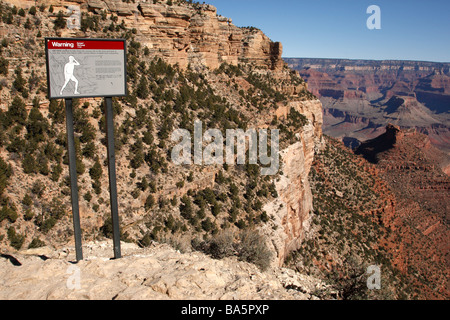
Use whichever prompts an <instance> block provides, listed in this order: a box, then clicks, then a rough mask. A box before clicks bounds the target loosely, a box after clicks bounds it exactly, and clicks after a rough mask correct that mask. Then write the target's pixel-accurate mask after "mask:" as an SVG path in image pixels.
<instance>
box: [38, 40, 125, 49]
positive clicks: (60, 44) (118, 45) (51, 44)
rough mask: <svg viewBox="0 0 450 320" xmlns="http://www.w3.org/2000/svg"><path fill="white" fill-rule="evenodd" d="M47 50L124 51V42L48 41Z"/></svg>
mask: <svg viewBox="0 0 450 320" xmlns="http://www.w3.org/2000/svg"><path fill="white" fill-rule="evenodd" d="M47 48H48V49H51V50H54V49H62V50H67V49H70V50H71V49H75V50H124V49H125V48H124V42H123V41H114V40H105V41H98V40H48V41H47Z"/></svg>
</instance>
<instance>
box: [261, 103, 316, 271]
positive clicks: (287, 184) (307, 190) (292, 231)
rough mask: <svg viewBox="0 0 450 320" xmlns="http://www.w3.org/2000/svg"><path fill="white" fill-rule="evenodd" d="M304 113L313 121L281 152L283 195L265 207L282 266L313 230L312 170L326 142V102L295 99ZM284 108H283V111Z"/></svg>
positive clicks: (268, 232) (277, 183)
mask: <svg viewBox="0 0 450 320" xmlns="http://www.w3.org/2000/svg"><path fill="white" fill-rule="evenodd" d="M288 107H289V110H290V107H293V108H294V109H295V110H297V111H298V112H300V113H302V114H304V115H305V116H306V117H307V118H308V120H309V123H308V124H307V125H306V126H304V127H303V130H302V131H301V132H300V133H298V134H297V139H298V141H297V142H296V143H294V144H292V145H290V146H288V147H287V148H286V149H284V150H282V151H281V155H280V157H281V163H282V167H281V169H280V170H281V171H282V175H281V176H280V177H279V179H277V180H276V181H275V186H276V189H277V192H278V195H279V197H278V198H277V199H275V200H274V201H272V202H270V203H268V204H267V205H266V206H265V207H264V210H265V211H266V212H267V213H268V214H269V216H270V215H273V216H274V221H275V223H276V225H277V226H278V228H276V229H275V230H274V229H273V228H265V230H264V232H265V234H266V235H268V238H269V239H270V240H271V243H270V246H271V247H272V249H273V250H274V251H275V252H276V258H275V259H274V261H273V264H275V265H279V266H281V265H282V264H283V262H284V259H285V258H286V256H287V255H288V254H289V252H291V251H292V250H296V249H298V248H299V246H300V244H301V241H302V240H303V238H304V235H305V232H307V231H308V229H309V218H310V212H311V211H312V210H313V206H312V193H311V187H310V184H309V180H308V176H309V171H310V169H311V166H312V162H313V160H314V153H315V150H317V148H320V147H321V143H322V131H321V123H322V104H321V103H320V101H318V100H315V101H302V102H300V101H297V102H295V101H293V102H291V104H290V105H289V106H288ZM279 111H280V110H279Z"/></svg>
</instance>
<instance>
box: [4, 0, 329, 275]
mask: <svg viewBox="0 0 450 320" xmlns="http://www.w3.org/2000/svg"><path fill="white" fill-rule="evenodd" d="M113 2H114V1H113ZM105 3H110V2H105ZM21 4H22V5H23V7H19V6H15V5H10V4H8V3H5V2H2V3H1V6H0V8H1V12H0V13H1V14H0V15H1V17H2V24H1V26H0V27H1V28H0V29H1V31H2V34H3V35H4V40H3V42H2V47H1V61H2V72H1V76H2V79H1V83H2V87H1V88H2V90H1V91H0V97H1V98H0V99H1V100H0V101H1V112H0V120H1V121H0V122H1V131H0V132H1V140H0V141H1V144H0V147H1V149H0V150H1V151H0V160H1V162H0V165H1V170H2V181H1V183H2V188H1V192H2V194H1V201H2V202H1V208H2V209H1V226H2V227H1V231H0V237H1V238H0V241H1V242H0V244H1V247H2V248H7V249H8V250H12V249H16V250H20V249H24V248H33V247H40V246H43V245H53V246H61V245H65V244H67V243H70V242H71V241H72V238H73V234H72V223H71V213H70V208H71V207H70V189H69V179H68V169H67V167H68V166H67V165H68V159H67V151H66V136H65V114H64V105H63V101H59V100H52V101H48V100H47V98H46V93H47V89H46V75H45V55H44V38H43V37H51V36H72V37H73V36H78V37H79V36H89V37H105V38H124V39H126V40H127V50H128V61H127V71H128V89H129V92H130V94H129V96H128V97H126V98H121V99H116V98H114V101H113V107H114V112H115V129H116V132H115V140H116V152H117V156H116V165H117V176H118V190H119V206H120V219H121V223H120V224H121V232H122V237H121V238H122V240H124V241H130V242H135V243H137V244H139V245H141V246H144V247H145V246H147V245H149V244H150V242H151V240H158V241H166V242H170V243H172V244H173V245H175V246H178V247H189V248H190V247H191V242H192V245H193V246H194V247H195V248H197V249H199V250H206V251H208V252H209V250H210V249H209V248H210V241H211V237H215V236H218V235H220V234H221V233H222V232H225V231H229V234H234V235H235V236H234V237H233V238H232V239H231V241H232V242H233V243H235V245H236V246H239V243H241V241H242V240H241V239H242V238H243V237H244V232H249V230H250V232H251V233H253V234H254V237H256V239H259V241H258V242H257V244H258V245H260V246H261V248H262V249H263V250H262V251H261V256H260V257H255V255H243V256H241V259H243V260H247V261H252V262H257V261H255V260H258V261H259V265H260V267H261V268H266V267H267V266H268V265H269V264H271V263H275V264H278V263H279V262H278V261H282V259H283V257H284V255H285V254H286V252H287V251H288V250H289V249H286V248H287V246H288V245H291V244H292V243H296V242H299V241H301V235H302V234H303V230H302V229H301V227H302V226H301V225H299V226H297V227H296V229H295V230H293V232H292V233H290V232H285V231H284V230H283V225H282V223H283V219H280V220H277V219H275V217H274V216H273V215H272V214H271V213H270V212H266V211H265V210H264V209H263V207H264V205H265V204H267V203H269V202H271V201H274V199H277V198H278V197H283V200H282V201H285V200H284V198H286V196H285V195H284V194H283V193H284V192H288V191H289V195H288V196H289V197H288V198H289V201H294V202H297V201H300V200H301V201H303V202H304V203H305V204H306V205H305V207H304V208H303V207H300V208H297V207H292V206H288V205H286V206H285V208H287V210H286V211H281V213H278V214H281V218H283V215H290V214H295V215H296V216H298V215H300V216H303V218H304V219H306V218H307V214H308V213H309V210H308V209H307V205H308V203H309V201H310V199H309V198H306V199H303V198H302V197H303V194H304V193H305V190H306V192H307V191H308V189H307V188H308V187H309V186H303V185H302V184H299V181H298V180H297V177H298V175H299V173H300V174H302V175H305V176H307V174H308V173H309V161H310V160H308V161H307V162H303V161H304V159H305V158H307V159H309V158H311V159H312V157H311V156H310V155H313V153H314V148H315V147H316V145H317V143H319V142H320V138H321V128H320V126H321V106H320V103H319V102H318V101H314V100H311V98H312V96H311V95H310V94H309V92H307V91H306V86H305V84H304V81H303V80H302V79H301V78H300V77H299V76H298V74H297V73H296V72H293V71H291V70H289V69H288V68H287V67H286V65H285V64H284V63H282V61H281V60H280V61H279V60H278V58H279V56H281V46H276V45H275V44H274V43H272V42H271V41H270V40H269V39H268V38H267V37H266V36H264V34H263V33H262V32H261V31H259V30H257V29H251V30H250V29H245V28H244V29H241V28H237V27H234V26H233V25H231V24H230V23H229V22H227V23H226V27H227V28H228V29H227V30H228V32H230V33H231V34H234V35H235V36H236V34H240V36H241V39H240V40H239V41H237V40H235V41H234V42H235V45H236V46H238V47H246V48H248V47H250V48H251V52H247V51H242V52H241V53H240V54H238V55H236V56H235V59H234V58H233V60H230V59H229V58H230V55H229V54H227V53H226V52H225V53H224V52H222V51H221V49H220V48H215V49H214V50H218V51H217V52H216V53H217V57H218V59H219V60H218V61H219V62H220V64H219V65H216V66H215V67H214V64H213V63H212V62H211V60H210V59H206V60H205V59H196V58H199V55H201V54H204V55H206V56H207V54H206V53H204V52H203V51H201V52H197V53H196V54H193V53H192V52H187V53H186V54H187V57H188V62H189V63H188V64H184V65H183V64H181V63H180V64H178V63H174V62H175V60H176V56H173V55H170V57H169V56H167V55H168V54H169V53H170V52H172V51H170V50H169V49H164V50H163V49H162V48H160V50H155V48H156V47H157V46H158V45H159V44H161V43H160V42H159V40H158V39H156V38H155V37H152V38H151V39H155V43H150V42H149V41H150V40H149V38H148V37H147V36H148V35H147V34H146V33H145V32H144V31H145V30H147V29H146V28H144V27H145V26H147V28H148V27H149V26H153V27H154V28H157V29H158V28H160V29H161V30H160V31H159V32H160V35H161V37H163V36H167V34H165V33H164V32H165V31H167V28H166V27H164V26H167V23H168V21H169V25H170V26H172V27H174V28H181V27H182V26H180V25H177V21H178V22H179V21H180V19H181V20H182V21H184V20H183V19H184V18H183V15H182V16H181V17H180V16H179V15H176V14H174V13H173V12H172V11H173V10H175V11H177V12H181V11H183V12H185V14H186V15H189V17H190V20H189V21H190V24H188V25H185V26H184V27H183V28H184V29H183V30H185V32H186V34H185V35H184V36H180V39H181V38H182V39H184V40H183V41H189V42H190V43H191V45H194V44H198V41H200V40H199V38H198V36H199V35H201V34H205V35H206V34H209V33H212V34H216V33H217V32H219V31H218V30H216V29H215V28H214V25H216V24H221V23H222V22H223V21H222V20H221V18H220V17H218V16H217V15H216V14H215V8H214V7H211V6H208V5H199V4H190V3H184V2H179V3H176V4H175V3H174V4H172V5H168V4H164V3H156V4H154V5H149V6H146V7H145V8H146V9H145V10H144V11H142V10H141V11H139V10H138V9H139V8H141V9H142V6H144V5H143V4H137V3H136V4H123V5H124V6H134V7H132V8H135V9H136V10H138V11H137V12H138V15H139V17H138V21H137V22H136V21H134V20H133V19H131V18H130V17H129V15H127V14H124V13H123V12H122V11H120V10H119V11H117V10H116V9H114V10H113V9H108V8H107V7H105V8H104V9H102V10H100V9H99V8H96V7H95V5H93V4H92V1H87V2H85V3H83V4H82V20H81V29H80V30H69V29H67V28H66V27H65V19H66V18H67V17H66V16H65V15H64V13H65V12H66V11H65V10H66V6H67V5H68V4H70V3H67V4H66V3H64V4H60V3H56V2H55V3H54V4H53V5H50V3H47V2H46V3H45V4H42V5H38V6H37V7H34V1H23V2H21ZM49 5H50V6H49ZM139 6H140V7H139ZM130 8H131V7H130ZM135 9H133V10H135ZM139 12H140V13H139ZM150 12H153V13H154V14H158V15H161V17H160V18H161V19H163V20H164V19H168V20H167V21H166V20H164V21H165V22H164V21H156V22H155V21H153V20H152V19H151V17H149V14H150ZM171 19H172V20H171ZM199 20H201V21H202V23H205V24H212V25H213V26H211V28H209V29H208V28H206V27H205V28H204V29H195V28H194V26H195V25H196V23H197V24H198V23H200V22H199ZM155 23H156V26H155V25H154V24H155ZM172 24H173V25H172ZM193 28H194V29H195V30H196V31H195V32H194V31H193ZM142 30H144V31H142ZM158 30H159V29H158ZM221 30H222V32H223V31H224V29H223V27H221ZM193 34H196V35H197V36H196V37H194V36H193ZM170 38H171V39H172V41H175V40H176V39H174V37H173V36H171V37H170ZM271 47H277V48H278V49H277V50H269V51H266V48H271ZM171 50H174V51H175V52H177V49H176V48H172V49H171ZM211 50H213V49H211V48H210V50H207V51H208V52H211ZM206 56H205V57H206ZM195 57H196V58H195ZM226 57H228V58H226ZM174 59H175V60H174ZM180 59H181V58H180ZM180 61H181V60H180ZM227 61H230V63H227ZM169 62H171V63H169ZM74 117H75V121H74V122H75V123H74V126H75V133H76V137H75V144H76V149H77V172H78V184H79V190H80V211H81V212H80V213H81V227H82V229H83V239H84V241H88V240H94V239H99V238H103V237H109V236H110V235H111V219H110V218H109V208H108V206H109V193H108V188H107V175H106V172H107V168H106V162H105V155H106V148H105V145H104V144H105V132H104V130H105V121H104V115H103V106H102V100H101V99H76V100H74ZM195 120H200V121H201V122H202V124H203V130H206V129H215V128H217V129H220V130H221V131H223V132H224V135H225V130H226V129H233V128H236V129H238V128H239V129H243V130H246V129H248V128H255V129H258V128H269V129H270V128H277V129H279V130H280V132H281V136H280V148H281V149H284V148H287V147H288V146H290V145H292V144H294V143H296V142H298V140H299V139H301V140H303V144H306V146H307V147H306V148H304V147H303V144H299V145H298V146H299V147H300V148H301V149H300V152H296V154H295V155H294V157H293V158H292V157H291V158H290V159H291V160H292V159H293V160H295V161H294V164H295V167H298V168H299V169H301V171H297V170H295V172H294V173H293V174H292V176H289V174H290V173H289V172H288V171H287V172H283V163H282V164H281V168H280V171H279V173H278V175H276V176H261V175H260V168H259V166H256V165H249V164H248V161H247V164H246V165H230V166H229V165H227V164H224V165H223V166H222V165H220V166H218V165H215V166H200V165H183V166H178V165H175V164H174V163H173V162H172V160H171V151H172V148H173V146H174V145H175V142H174V141H172V140H171V135H172V132H173V131H174V130H175V129H177V128H182V129H187V130H189V131H190V132H192V131H193V128H194V121H195ZM296 150H298V148H297V149H296ZM247 160H248V157H247ZM280 175H283V176H284V178H285V179H287V181H289V182H288V186H290V189H289V190H286V191H283V190H281V189H279V188H278V189H277V186H276V185H275V182H276V179H278V177H279V176H280ZM294 178H295V179H294ZM291 190H293V192H292V191H291ZM291 208H295V209H291ZM291 212H293V213H291ZM264 226H266V227H264ZM260 229H265V230H266V231H265V232H264V233H265V234H266V235H268V234H271V236H272V237H273V239H275V238H276V237H279V238H282V239H283V241H284V242H277V243H276V244H272V242H273V239H267V238H263V235H262V234H261V235H259V233H260V232H259V231H258V230H260ZM267 230H273V232H272V233H270V232H268V231H267ZM275 230H278V231H276V232H275ZM274 232H275V233H276V234H275V235H273V233H274ZM180 235H183V236H187V237H183V239H187V240H184V241H183V243H180V241H179V240H177V239H180V238H181V237H180ZM258 237H259V238H258ZM266 243H267V246H266ZM237 252H239V250H238V251H237ZM257 263H258V262H257Z"/></svg>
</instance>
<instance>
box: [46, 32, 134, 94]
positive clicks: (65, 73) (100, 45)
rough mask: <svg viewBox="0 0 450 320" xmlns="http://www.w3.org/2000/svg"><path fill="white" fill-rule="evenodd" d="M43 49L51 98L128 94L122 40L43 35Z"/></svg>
mask: <svg viewBox="0 0 450 320" xmlns="http://www.w3.org/2000/svg"><path fill="white" fill-rule="evenodd" d="M45 49H46V50H45V51H46V58H47V81H48V95H49V98H50V99H69V98H81V97H113V96H114V97H116V96H125V95H126V94H127V86H126V84H127V81H126V43H125V40H122V39H119V40H117V39H73V38H46V39H45Z"/></svg>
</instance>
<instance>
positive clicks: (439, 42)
mask: <svg viewBox="0 0 450 320" xmlns="http://www.w3.org/2000/svg"><path fill="white" fill-rule="evenodd" d="M206 3H209V4H212V5H214V6H215V7H217V11H218V14H221V15H223V16H226V17H228V18H231V19H233V23H234V24H235V25H237V26H239V27H244V26H254V27H258V28H259V29H261V30H262V31H263V32H264V33H265V34H266V35H268V36H269V37H270V38H271V39H272V40H273V41H280V42H282V44H283V57H311V58H347V59H376V60H381V59H398V60H423V61H439V62H450V1H449V0H422V1H419V0H369V1H368V0H307V1H305V0H277V1H276V0H206ZM370 5H378V6H379V7H380V9H381V30H369V29H368V28H367V27H366V21H367V19H368V18H369V16H370V14H367V13H366V10H367V8H368V7H369V6H370Z"/></svg>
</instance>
